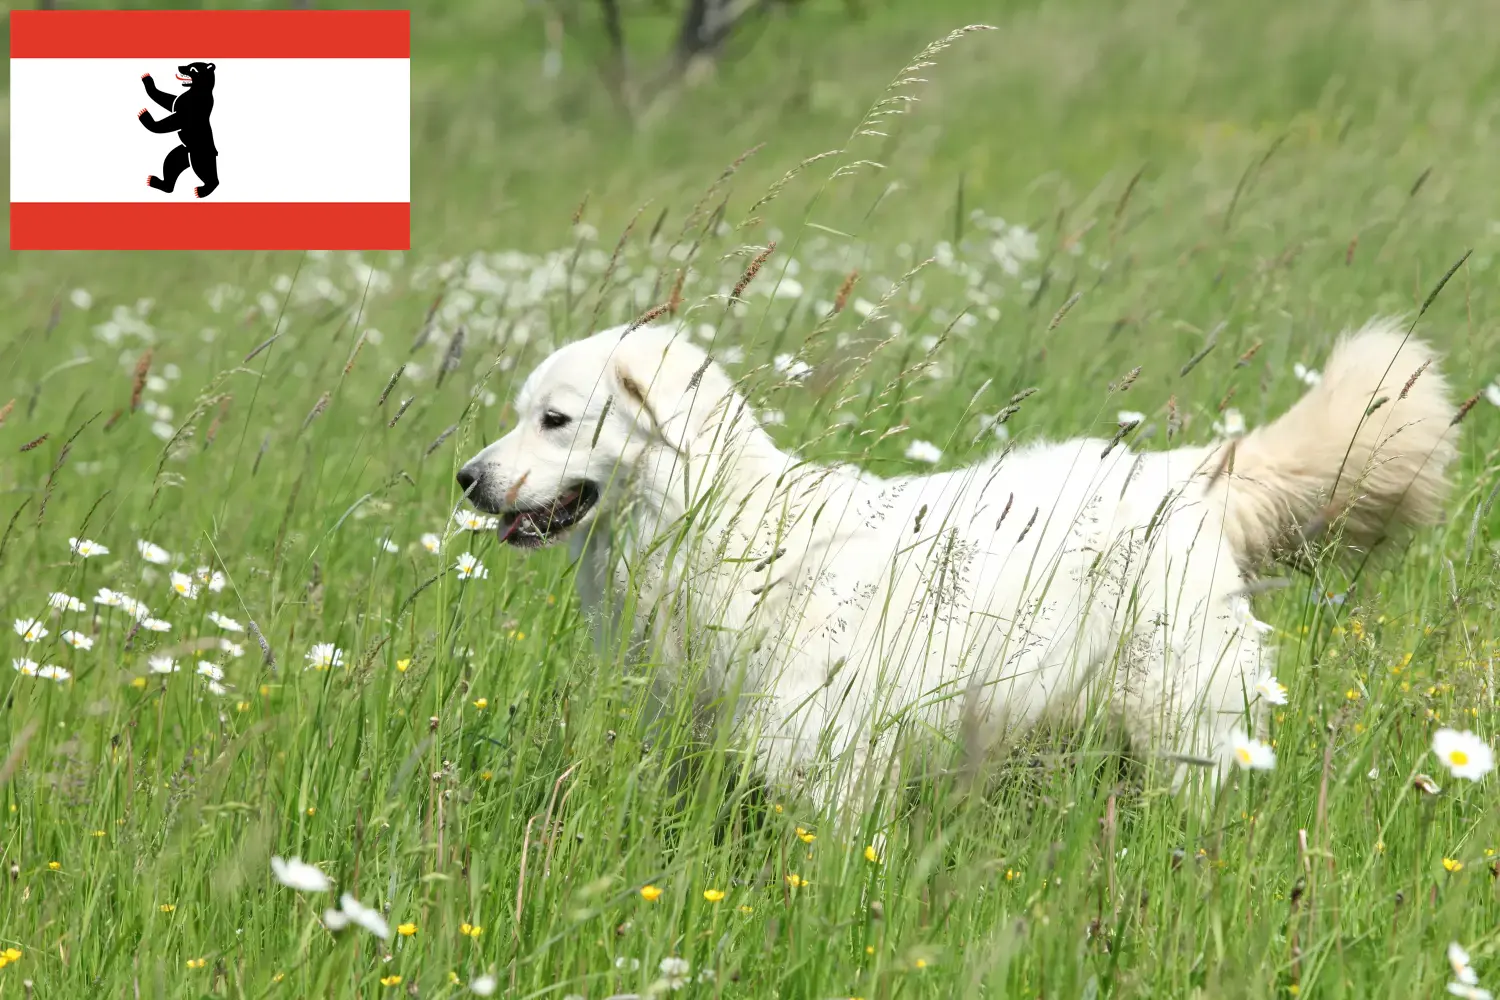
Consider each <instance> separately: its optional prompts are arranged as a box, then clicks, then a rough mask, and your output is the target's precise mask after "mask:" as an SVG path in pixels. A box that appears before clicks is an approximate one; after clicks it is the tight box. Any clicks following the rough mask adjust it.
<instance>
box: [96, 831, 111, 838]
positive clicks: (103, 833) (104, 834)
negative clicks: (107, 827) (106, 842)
mask: <svg viewBox="0 0 1500 1000" xmlns="http://www.w3.org/2000/svg"><path fill="white" fill-rule="evenodd" d="M94 836H96V837H107V836H109V834H107V833H105V832H104V831H103V830H95V831H94Z"/></svg>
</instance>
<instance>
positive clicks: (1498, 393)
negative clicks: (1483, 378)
mask: <svg viewBox="0 0 1500 1000" xmlns="http://www.w3.org/2000/svg"><path fill="white" fill-rule="evenodd" d="M1484 398H1485V399H1487V400H1489V401H1490V405H1491V406H1500V382H1491V383H1490V384H1489V385H1487V386H1485V387H1484Z"/></svg>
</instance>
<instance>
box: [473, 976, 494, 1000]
mask: <svg viewBox="0 0 1500 1000" xmlns="http://www.w3.org/2000/svg"><path fill="white" fill-rule="evenodd" d="M499 985H500V984H499V982H498V981H497V980H496V979H495V977H494V976H492V975H490V974H489V973H485V974H484V975H482V976H480V977H478V978H477V979H475V980H474V981H473V982H472V983H470V984H469V992H471V993H473V994H474V995H475V996H480V997H488V996H494V994H495V987H497V986H499Z"/></svg>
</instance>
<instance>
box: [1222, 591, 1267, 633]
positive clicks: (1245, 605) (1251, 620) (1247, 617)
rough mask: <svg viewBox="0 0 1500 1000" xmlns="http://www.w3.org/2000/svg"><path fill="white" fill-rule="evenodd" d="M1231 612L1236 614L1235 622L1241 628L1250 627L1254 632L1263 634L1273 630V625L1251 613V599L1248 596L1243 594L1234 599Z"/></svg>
mask: <svg viewBox="0 0 1500 1000" xmlns="http://www.w3.org/2000/svg"><path fill="white" fill-rule="evenodd" d="M1231 612H1232V613H1233V615H1234V623H1235V624H1236V625H1239V626H1240V627H1241V628H1247V629H1250V630H1251V631H1252V632H1258V633H1260V634H1261V635H1265V634H1266V633H1267V632H1269V631H1271V626H1270V625H1269V624H1267V623H1266V622H1263V621H1261V620H1260V619H1259V618H1256V617H1255V615H1254V614H1252V613H1251V611H1250V599H1249V598H1248V597H1245V596H1244V595H1243V594H1241V595H1240V596H1238V597H1236V598H1235V599H1234V603H1233V606H1232V608H1231Z"/></svg>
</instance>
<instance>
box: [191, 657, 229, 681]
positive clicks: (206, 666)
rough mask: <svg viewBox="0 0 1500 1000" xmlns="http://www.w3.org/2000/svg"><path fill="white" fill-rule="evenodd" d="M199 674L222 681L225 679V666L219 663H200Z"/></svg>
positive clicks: (212, 679)
mask: <svg viewBox="0 0 1500 1000" xmlns="http://www.w3.org/2000/svg"><path fill="white" fill-rule="evenodd" d="M197 673H198V676H200V677H207V678H208V679H209V680H211V681H222V680H223V679H224V668H223V667H221V666H219V665H218V664H217V663H204V662H202V661H200V662H199V663H198V671H197Z"/></svg>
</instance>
